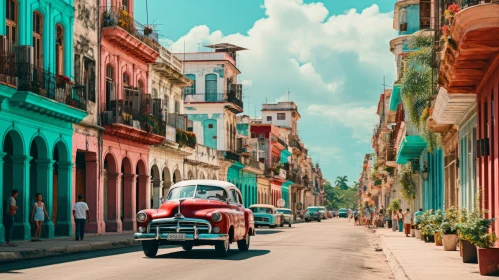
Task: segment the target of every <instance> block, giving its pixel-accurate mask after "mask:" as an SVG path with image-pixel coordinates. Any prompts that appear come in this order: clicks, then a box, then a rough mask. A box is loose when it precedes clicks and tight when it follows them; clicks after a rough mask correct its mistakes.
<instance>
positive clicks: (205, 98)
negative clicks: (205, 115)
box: [184, 91, 243, 113]
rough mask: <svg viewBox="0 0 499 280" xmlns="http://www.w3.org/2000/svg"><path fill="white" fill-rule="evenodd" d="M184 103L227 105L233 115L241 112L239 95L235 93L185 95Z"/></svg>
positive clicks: (241, 104) (241, 105)
mask: <svg viewBox="0 0 499 280" xmlns="http://www.w3.org/2000/svg"><path fill="white" fill-rule="evenodd" d="M184 97H185V103H227V106H226V107H227V108H228V109H229V110H231V111H233V112H234V113H241V112H242V111H243V102H242V101H241V99H242V97H241V94H240V93H239V92H237V91H229V93H228V94H225V93H195V94H191V93H186V94H185V96H184Z"/></svg>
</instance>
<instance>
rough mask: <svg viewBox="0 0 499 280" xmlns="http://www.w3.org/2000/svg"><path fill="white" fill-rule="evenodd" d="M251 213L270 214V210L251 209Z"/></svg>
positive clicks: (261, 208)
mask: <svg viewBox="0 0 499 280" xmlns="http://www.w3.org/2000/svg"><path fill="white" fill-rule="evenodd" d="M250 210H251V212H253V213H261V214H272V208H265V207H251V208H250Z"/></svg>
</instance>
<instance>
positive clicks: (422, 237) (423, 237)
mask: <svg viewBox="0 0 499 280" xmlns="http://www.w3.org/2000/svg"><path fill="white" fill-rule="evenodd" d="M419 232H420V233H421V230H420V231H419ZM424 240H425V235H424V234H422V233H421V241H424Z"/></svg>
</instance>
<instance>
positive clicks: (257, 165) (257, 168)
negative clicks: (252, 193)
mask: <svg viewBox="0 0 499 280" xmlns="http://www.w3.org/2000/svg"><path fill="white" fill-rule="evenodd" d="M241 160H242V163H243V164H244V169H247V170H250V171H254V172H257V173H261V174H263V172H264V170H265V164H264V163H263V162H259V161H258V160H256V159H254V158H250V157H246V158H241Z"/></svg>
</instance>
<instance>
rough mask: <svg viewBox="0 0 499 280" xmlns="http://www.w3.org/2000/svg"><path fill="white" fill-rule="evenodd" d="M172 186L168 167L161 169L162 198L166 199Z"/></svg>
mask: <svg viewBox="0 0 499 280" xmlns="http://www.w3.org/2000/svg"><path fill="white" fill-rule="evenodd" d="M171 186H172V176H171V174H170V170H169V169H168V167H165V168H163V191H162V196H164V197H167V196H168V191H169V190H170V187H171Z"/></svg>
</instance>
